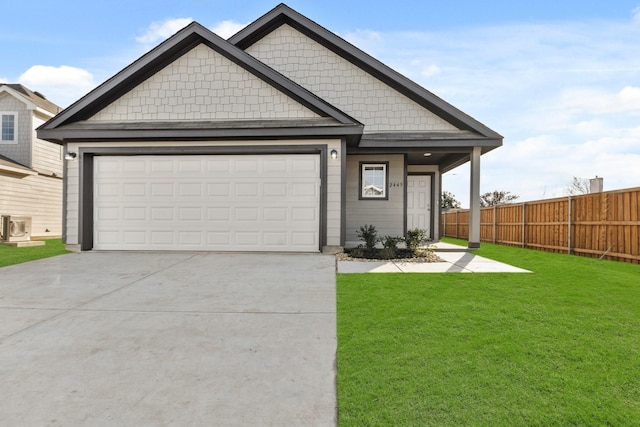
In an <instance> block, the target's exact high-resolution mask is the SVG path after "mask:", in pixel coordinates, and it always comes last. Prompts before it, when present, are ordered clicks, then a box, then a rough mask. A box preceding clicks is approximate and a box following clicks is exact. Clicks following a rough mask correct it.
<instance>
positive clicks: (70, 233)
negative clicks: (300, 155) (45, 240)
mask: <svg viewBox="0 0 640 427" xmlns="http://www.w3.org/2000/svg"><path fill="white" fill-rule="evenodd" d="M276 145H298V146H302V145H326V146H327V155H328V154H329V153H330V152H331V150H334V149H335V150H337V151H338V153H339V154H338V156H339V157H340V156H342V153H341V149H342V148H341V146H342V141H341V140H339V139H322V140H313V139H305V140H286V141H284V140H281V141H188V142H175V141H159V142H154V141H149V142H137V143H135V144H134V143H126V144H123V143H119V142H91V143H87V144H84V143H69V144H68V147H67V149H68V151H73V152H79V150H80V149H81V148H82V147H91V148H97V147H101V148H106V147H111V148H122V147H123V146H126V147H127V148H130V147H154V148H162V147H179V146H185V147H186V146H190V147H195V146H198V147H220V146H224V147H241V146H276ZM326 161H327V182H326V186H327V241H326V244H327V246H340V224H341V212H342V211H341V205H340V201H341V179H342V175H341V167H340V159H339V158H338V159H331V158H327V160H326ZM79 166H80V162H79V159H76V160H74V161H69V162H67V171H66V174H67V180H66V183H67V184H66V189H65V191H66V206H65V207H64V209H65V221H66V236H65V243H66V244H67V245H70V246H73V245H78V244H80V241H79V232H78V226H79V215H80V191H79V188H80V174H79ZM91 202H92V201H91Z"/></svg>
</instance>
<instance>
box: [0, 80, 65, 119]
mask: <svg viewBox="0 0 640 427" xmlns="http://www.w3.org/2000/svg"><path fill="white" fill-rule="evenodd" d="M7 88H8V89H10V90H11V91H9V90H6V89H7ZM3 89H5V90H4V91H5V92H10V93H12V94H13V95H14V96H15V95H16V92H17V95H19V96H20V97H22V98H25V99H26V100H28V101H29V102H31V103H32V104H33V105H34V106H36V107H40V108H42V109H43V110H45V111H47V112H49V113H51V114H57V113H59V112H60V111H62V108H60V107H58V106H57V105H56V104H54V103H53V102H51V101H49V100H48V99H47V98H45V97H44V95H42V94H41V93H40V92H33V91H31V90H30V89H29V88H27V87H25V86H23V85H21V84H19V83H0V92H2V91H3Z"/></svg>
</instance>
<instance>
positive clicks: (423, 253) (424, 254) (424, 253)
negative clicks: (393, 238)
mask: <svg viewBox="0 0 640 427" xmlns="http://www.w3.org/2000/svg"><path fill="white" fill-rule="evenodd" d="M434 253H435V250H434V249H433V246H431V245H430V246H427V247H426V248H416V249H415V250H414V251H413V255H414V256H416V257H419V258H429V257H430V256H431V255H433V254H434Z"/></svg>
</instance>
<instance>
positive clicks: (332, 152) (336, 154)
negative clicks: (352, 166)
mask: <svg viewBox="0 0 640 427" xmlns="http://www.w3.org/2000/svg"><path fill="white" fill-rule="evenodd" d="M331 158H332V159H337V158H338V151H337V150H331Z"/></svg>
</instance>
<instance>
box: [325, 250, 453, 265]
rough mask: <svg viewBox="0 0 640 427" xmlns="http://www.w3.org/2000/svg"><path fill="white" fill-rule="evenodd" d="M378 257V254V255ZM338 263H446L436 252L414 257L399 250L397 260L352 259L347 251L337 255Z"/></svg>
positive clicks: (375, 258) (407, 252)
mask: <svg viewBox="0 0 640 427" xmlns="http://www.w3.org/2000/svg"><path fill="white" fill-rule="evenodd" d="M376 255H377V254H376ZM336 260H338V261H361V262H381V261H385V262H445V260H443V259H442V258H440V257H439V256H438V255H436V254H435V252H426V253H425V254H424V255H423V256H414V255H413V254H412V253H411V252H410V251H406V250H398V254H397V258H394V259H382V258H379V257H370V258H361V257H352V256H351V255H350V254H349V250H348V249H345V252H343V253H339V254H337V255H336Z"/></svg>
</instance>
